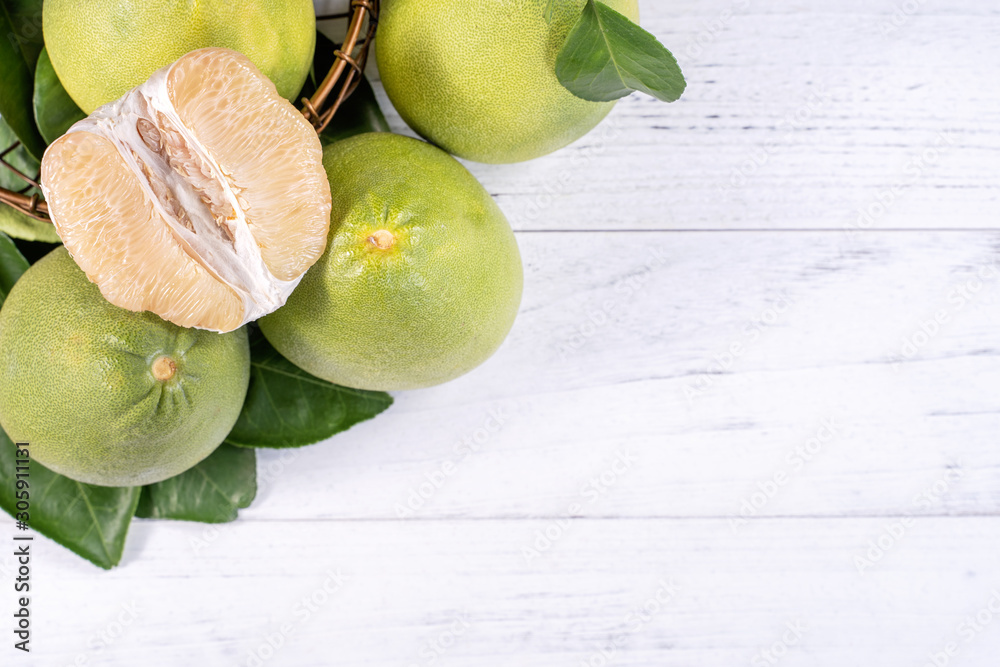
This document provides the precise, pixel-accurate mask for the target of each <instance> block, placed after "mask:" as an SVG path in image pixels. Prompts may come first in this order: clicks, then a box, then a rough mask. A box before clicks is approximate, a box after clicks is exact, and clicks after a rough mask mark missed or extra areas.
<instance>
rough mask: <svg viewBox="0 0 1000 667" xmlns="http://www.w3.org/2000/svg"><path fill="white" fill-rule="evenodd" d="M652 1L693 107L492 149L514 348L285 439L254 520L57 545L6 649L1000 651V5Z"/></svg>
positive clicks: (157, 661) (73, 660) (651, 24)
mask: <svg viewBox="0 0 1000 667" xmlns="http://www.w3.org/2000/svg"><path fill="white" fill-rule="evenodd" d="M324 4H325V5H327V7H326V8H327V9H328V8H330V7H331V6H332V7H333V8H338V7H340V6H343V4H345V3H344V2H342V1H338V0H333V1H332V2H328V3H324ZM643 11H644V15H643V23H644V25H645V26H646V27H647V28H648V29H650V30H651V31H653V32H654V33H656V34H657V35H658V36H659V37H660V38H661V39H662V41H663V42H664V43H666V44H667V45H669V46H670V47H671V48H672V49H673V51H674V53H675V54H677V56H678V59H679V60H680V62H681V64H682V66H683V68H684V70H685V72H686V75H687V78H688V81H689V87H688V92H687V94H686V95H685V97H684V99H683V101H681V102H679V103H677V104H674V105H669V106H668V105H662V104H659V103H656V102H654V101H652V100H651V99H649V98H645V97H641V96H634V97H632V98H629V99H627V100H626V101H624V102H623V103H621V104H620V105H619V106H618V108H617V109H616V111H615V112H614V113H613V115H612V116H611V117H610V119H609V120H608V121H607V123H606V124H605V125H603V126H602V127H601V128H599V129H598V130H597V131H596V132H595V133H593V134H592V135H590V136H589V137H587V138H586V139H584V140H582V141H580V142H579V143H577V144H576V145H574V146H572V147H571V148H569V149H567V150H564V151H562V152H560V153H557V154H555V155H552V156H549V157H547V158H544V159H541V160H538V161H535V162H531V163H528V164H521V165H512V166H482V165H470V167H471V169H472V170H473V171H474V173H475V174H476V175H477V176H479V177H480V178H481V180H482V181H483V183H484V184H485V185H486V187H487V188H489V190H490V191H491V192H492V193H493V194H494V195H495V196H496V198H497V200H498V201H499V203H500V205H501V206H502V207H503V209H504V210H505V211H506V213H507V214H508V215H509V217H510V219H511V222H512V224H513V225H514V226H515V229H516V230H517V232H518V241H519V243H520V246H521V250H522V252H523V255H524V259H525V266H526V273H527V280H526V288H525V297H524V304H523V307H522V310H521V315H520V318H519V319H518V321H517V324H516V325H515V327H514V331H513V333H512V334H511V336H510V339H509V340H508V341H507V343H506V344H505V345H504V346H503V348H502V349H501V350H500V352H499V353H498V354H497V355H496V356H495V357H494V358H493V359H492V360H491V361H490V362H488V363H487V364H486V365H485V366H483V367H482V368H480V369H479V370H477V371H475V372H474V373H472V374H470V375H468V376H467V377H464V378H462V379H460V380H458V381H456V382H453V383H451V384H449V385H446V386H443V387H440V388H436V389H431V390H426V391H419V392H412V393H403V394H399V395H397V397H396V401H397V402H396V404H395V406H394V407H393V408H392V409H391V410H390V411H389V412H388V413H387V414H386V415H384V416H383V417H381V418H379V419H377V420H375V421H373V422H370V423H367V424H364V425H362V426H359V427H357V428H355V429H354V430H352V431H350V432H349V433H347V434H345V435H343V436H339V437H337V438H335V439H334V440H333V441H332V442H329V443H326V444H323V445H319V446H315V447H312V448H308V449H305V450H301V451H298V452H294V453H291V454H286V455H285V458H284V459H282V458H280V457H279V456H278V455H276V454H273V453H263V454H262V455H261V457H260V468H261V470H260V472H261V476H262V490H261V492H260V494H259V497H258V499H257V501H256V503H255V504H254V506H253V507H252V508H251V509H250V510H247V511H244V512H242V513H241V517H240V520H239V521H237V522H236V523H234V524H229V525H225V526H221V527H205V526H202V525H196V524H185V523H169V522H148V521H137V522H136V523H135V524H134V525H133V528H132V531H131V535H130V536H129V542H128V547H127V550H126V553H125V558H124V562H123V564H122V566H121V567H119V568H118V569H116V570H114V571H112V572H110V573H106V572H103V571H99V570H97V569H96V568H94V567H93V566H91V565H89V564H87V563H86V562H84V561H82V560H80V559H79V558H77V557H75V556H73V555H71V554H69V553H68V552H66V551H65V550H63V549H62V548H61V547H58V546H56V545H55V544H52V543H48V542H43V543H40V544H38V545H37V546H36V549H37V553H36V555H35V560H34V571H33V576H34V586H35V596H34V598H33V602H32V605H33V608H34V614H35V624H36V625H35V628H36V633H35V636H34V641H33V646H34V647H35V653H33V654H32V656H31V657H30V659H27V660H25V659H24V658H23V657H22V656H20V655H14V654H15V652H13V651H11V650H7V649H6V648H5V649H4V651H3V653H2V654H3V656H4V657H3V658H2V659H0V663H2V664H4V665H7V664H30V665H40V666H42V665H43V666H45V667H67V666H69V665H110V666H119V665H121V666H128V667H132V666H134V665H143V666H147V667H161V666H162V667H175V666H178V665H206V666H213V667H214V666H234V667H235V666H251V667H252V666H254V665H267V666H268V667H271V666H274V667H328V666H331V665H338V666H339V665H345V666H366V667H376V666H377V667H412V666H419V667H429V666H431V665H435V666H436V665H442V666H454V667H485V666H489V667H493V666H496V667H508V666H512V665H516V666H518V667H533V666H536V665H537V666H539V667H542V666H544V667H560V666H563V665H565V666H567V667H571V666H572V667H577V666H582V665H594V666H595V667H596V666H599V665H604V664H608V665H622V666H624V665H629V666H640V665H641V666H650V667H652V666H656V667H661V666H662V667H665V666H672V665H677V666H685V667H689V666H701V665H705V666H716V665H751V666H752V667H761V666H764V665H767V666H771V665H777V664H781V665H788V666H789V667H792V666H794V665H820V666H827V665H829V666H836V667H843V666H844V665H885V666H888V667H896V666H900V667H903V666H912V667H922V666H924V665H928V664H930V665H933V664H937V665H939V666H941V665H960V666H965V667H973V666H976V667H979V666H983V667H986V666H989V667H994V666H995V665H996V661H997V656H998V655H1000V620H998V619H997V616H998V614H1000V442H998V432H1000V302H998V294H1000V228H998V222H1000V218H998V215H1000V183H998V177H1000V90H998V85H997V83H998V80H1000V79H998V74H997V73H998V71H1000V46H998V41H997V35H998V34H1000V9H998V8H997V5H996V3H994V2H988V1H986V0H833V1H832V2H829V1H828V2H818V1H815V0H813V1H802V0H772V1H770V2H766V3H765V2H761V1H760V0H672V1H671V2H664V1H662V0H655V1H647V2H645V3H644V5H643ZM379 90H381V89H379ZM383 101H385V98H384V96H383ZM386 111H387V114H388V115H389V117H390V120H391V122H392V124H393V127H394V128H395V129H396V130H397V131H401V132H405V131H406V130H405V127H404V126H403V124H402V123H401V122H400V120H399V118H398V116H397V115H395V114H394V113H392V112H391V109H390V108H389V106H388V103H386ZM491 418H492V420H491ZM498 422H502V423H500V424H499V427H498V428H497V425H498ZM463 443H471V446H470V444H463ZM452 465H453V466H454V468H452V467H451V466H452ZM443 470H453V474H451V475H445V474H443V472H442V471H443ZM428 480H437V486H433V485H432V484H431V482H430V481H428ZM595 480H596V481H595ZM422 485H423V486H422ZM421 492H422V493H423V494H424V496H426V498H419V496H417V497H416V498H418V499H419V503H418V502H414V505H418V507H417V509H415V510H413V511H412V513H411V514H410V516H408V517H407V518H405V519H400V518H399V517H398V507H399V506H401V505H405V504H406V503H408V502H409V501H408V498H409V497H410V496H411V495H412V494H414V493H417V494H419V493H421ZM741 512H742V513H743V514H747V515H750V516H748V517H747V518H746V519H745V520H742V519H741ZM532 549H535V550H536V552H531V551H530V550H532ZM12 563H13V561H12V559H11V558H10V556H9V555H5V556H3V557H0V565H2V566H4V567H6V568H11V567H12ZM310 600H312V601H310ZM0 604H2V605H6V606H4V607H3V609H8V608H9V609H12V604H13V593H12V592H10V591H7V592H6V593H4V595H3V596H2V603H0ZM6 617H7V618H8V619H9V618H10V617H9V615H8V616H6ZM272 646H277V648H272ZM12 655H13V656H14V657H13V658H11V656H12Z"/></svg>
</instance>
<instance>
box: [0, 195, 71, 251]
mask: <svg viewBox="0 0 1000 667" xmlns="http://www.w3.org/2000/svg"><path fill="white" fill-rule="evenodd" d="M0 232H3V233H4V234H7V235H8V236H13V237H14V238H16V239H24V240H25V241H42V242H44V243H60V242H61V241H60V240H59V235H58V234H56V228H55V227H53V226H52V223H50V222H42V221H41V220H35V219H34V218H32V217H31V216H28V215H25V214H24V213H21V212H20V211H18V210H17V209H15V208H13V207H11V206H7V205H6V204H0ZM50 249H51V248H50Z"/></svg>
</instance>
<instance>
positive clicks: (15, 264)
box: [0, 211, 28, 306]
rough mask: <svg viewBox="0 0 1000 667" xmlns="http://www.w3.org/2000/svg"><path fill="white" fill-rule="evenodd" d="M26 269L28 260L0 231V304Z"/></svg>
mask: <svg viewBox="0 0 1000 667" xmlns="http://www.w3.org/2000/svg"><path fill="white" fill-rule="evenodd" d="M0 212H2V211H0ZM27 270H28V260H26V259H25V258H24V255H22V254H21V251H20V250H18V249H17V246H16V245H14V242H13V241H11V240H10V237H9V236H7V235H6V234H4V233H3V232H0V306H2V305H3V302H4V300H6V299H7V295H8V294H10V290H11V288H12V287H14V283H16V282H17V279H18V278H20V277H21V274H22V273H24V272H25V271H27Z"/></svg>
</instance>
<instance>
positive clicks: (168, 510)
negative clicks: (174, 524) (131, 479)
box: [135, 444, 257, 523]
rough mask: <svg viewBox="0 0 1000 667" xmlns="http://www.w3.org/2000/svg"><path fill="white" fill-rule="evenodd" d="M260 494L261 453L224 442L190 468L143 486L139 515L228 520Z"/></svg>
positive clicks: (147, 517)
mask: <svg viewBox="0 0 1000 667" xmlns="http://www.w3.org/2000/svg"><path fill="white" fill-rule="evenodd" d="M256 494H257V453H256V452H254V451H253V450H252V449H244V448H241V447H231V446H229V445H225V444H224V445H222V446H221V447H219V448H218V449H217V450H215V452H214V453H213V454H212V455H211V456H209V457H208V458H207V459H205V460H204V461H202V462H201V463H199V464H198V465H196V466H195V467H193V468H191V469H190V470H188V471H187V472H183V473H181V474H180V475H177V476H176V477H171V478H170V479H168V480H165V481H162V482H160V483H158V484H151V485H149V486H145V487H143V489H142V498H141V499H140V500H139V507H138V509H137V510H136V513H135V515H136V516H137V517H140V518H143V519H177V520H179V521H201V522H203V523H225V522H227V521H233V520H235V519H236V514H237V510H240V509H242V508H244V507H249V506H250V503H251V502H253V498H254V496H255V495H256Z"/></svg>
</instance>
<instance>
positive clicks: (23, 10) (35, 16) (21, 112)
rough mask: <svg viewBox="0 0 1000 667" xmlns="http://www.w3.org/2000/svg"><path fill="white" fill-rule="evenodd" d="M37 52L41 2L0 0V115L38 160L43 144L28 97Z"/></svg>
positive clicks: (40, 28) (35, 0) (38, 47)
mask: <svg viewBox="0 0 1000 667" xmlns="http://www.w3.org/2000/svg"><path fill="white" fill-rule="evenodd" d="M41 50H42V0H0V116H2V117H3V119H4V120H6V121H7V123H8V124H9V125H10V127H11V129H13V130H14V132H15V134H17V136H18V138H19V139H20V140H21V143H23V144H24V147H25V148H26V149H27V150H28V152H29V153H31V154H32V155H33V156H34V157H35V158H36V159H38V160H41V159H42V153H43V152H45V141H44V140H43V139H42V135H41V134H40V133H39V132H38V128H37V127H35V119H34V117H33V115H32V113H31V96H32V92H33V90H34V86H35V62H36V61H37V60H38V54H39V53H40V52H41ZM4 148H7V146H3V147H2V148H0V150H3V149H4Z"/></svg>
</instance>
